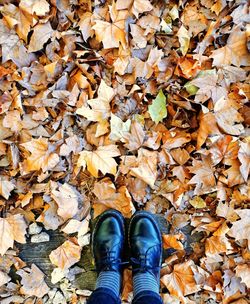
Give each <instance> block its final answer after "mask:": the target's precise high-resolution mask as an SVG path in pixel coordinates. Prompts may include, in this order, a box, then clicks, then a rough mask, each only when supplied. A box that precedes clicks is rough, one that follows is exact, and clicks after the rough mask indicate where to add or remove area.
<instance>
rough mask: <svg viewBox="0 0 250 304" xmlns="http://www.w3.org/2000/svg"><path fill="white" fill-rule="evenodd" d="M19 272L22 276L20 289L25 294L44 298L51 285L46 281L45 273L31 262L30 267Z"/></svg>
mask: <svg viewBox="0 0 250 304" xmlns="http://www.w3.org/2000/svg"><path fill="white" fill-rule="evenodd" d="M17 274H19V275H20V276H21V277H22V280H21V284H22V287H21V289H20V290H21V292H22V293H23V294H25V295H27V296H36V297H38V298H42V297H43V296H44V295H46V294H47V293H48V292H49V287H48V286H47V284H46V283H45V282H44V277H45V275H44V273H43V272H42V271H41V270H40V269H39V268H38V267H37V266H36V265H35V264H31V268H30V269H28V268H25V269H20V270H18V271H17Z"/></svg>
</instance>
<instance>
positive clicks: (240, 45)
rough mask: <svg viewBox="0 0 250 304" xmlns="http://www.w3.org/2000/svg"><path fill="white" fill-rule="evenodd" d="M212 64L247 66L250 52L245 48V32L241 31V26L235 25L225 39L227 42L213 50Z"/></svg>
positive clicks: (249, 62) (249, 60)
mask: <svg viewBox="0 0 250 304" xmlns="http://www.w3.org/2000/svg"><path fill="white" fill-rule="evenodd" d="M210 57H211V58H213V65H215V66H217V67H221V66H223V65H227V64H228V65H231V64H233V65H235V66H237V67H240V66H249V65H250V54H249V51H248V49H247V32H246V31H241V26H240V25H239V26H237V27H235V28H234V30H233V31H232V32H231V34H230V35H229V37H228V39H227V44H226V45H225V46H224V47H222V48H219V49H217V50H214V51H213V52H212V55H210Z"/></svg>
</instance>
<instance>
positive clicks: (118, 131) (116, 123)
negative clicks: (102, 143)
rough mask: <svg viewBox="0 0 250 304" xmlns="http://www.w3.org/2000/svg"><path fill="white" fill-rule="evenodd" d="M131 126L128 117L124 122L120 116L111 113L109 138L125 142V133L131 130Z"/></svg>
mask: <svg viewBox="0 0 250 304" xmlns="http://www.w3.org/2000/svg"><path fill="white" fill-rule="evenodd" d="M130 126H131V120H130V119H128V120H127V121H126V122H123V121H122V120H121V119H120V118H119V117H118V116H116V115H114V114H113V113H111V119H110V134H109V138H110V139H111V140H112V141H115V142H116V141H119V140H120V141H122V142H124V141H125V139H124V135H125V134H127V132H129V131H130Z"/></svg>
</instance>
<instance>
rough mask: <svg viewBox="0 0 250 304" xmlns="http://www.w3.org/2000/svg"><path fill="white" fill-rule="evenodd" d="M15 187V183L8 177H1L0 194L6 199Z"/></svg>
mask: <svg viewBox="0 0 250 304" xmlns="http://www.w3.org/2000/svg"><path fill="white" fill-rule="evenodd" d="M13 189H15V185H14V184H13V183H12V182H11V181H8V180H6V179H4V177H3V176H1V177H0V195H2V197H4V198H5V199H6V200H7V199H8V198H9V197H10V193H11V191H12V190H13Z"/></svg>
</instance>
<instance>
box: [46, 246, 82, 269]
mask: <svg viewBox="0 0 250 304" xmlns="http://www.w3.org/2000/svg"><path fill="white" fill-rule="evenodd" d="M49 258H50V261H51V263H52V264H54V265H56V266H57V267H59V268H60V269H62V270H66V269H68V268H69V267H71V266H72V265H74V264H75V263H77V262H78V261H79V260H80V258H81V247H80V246H79V245H76V244H75V243H73V242H72V241H66V242H64V243H63V244H62V245H61V246H59V247H58V248H57V249H55V250H53V251H51V253H50V255H49Z"/></svg>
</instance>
